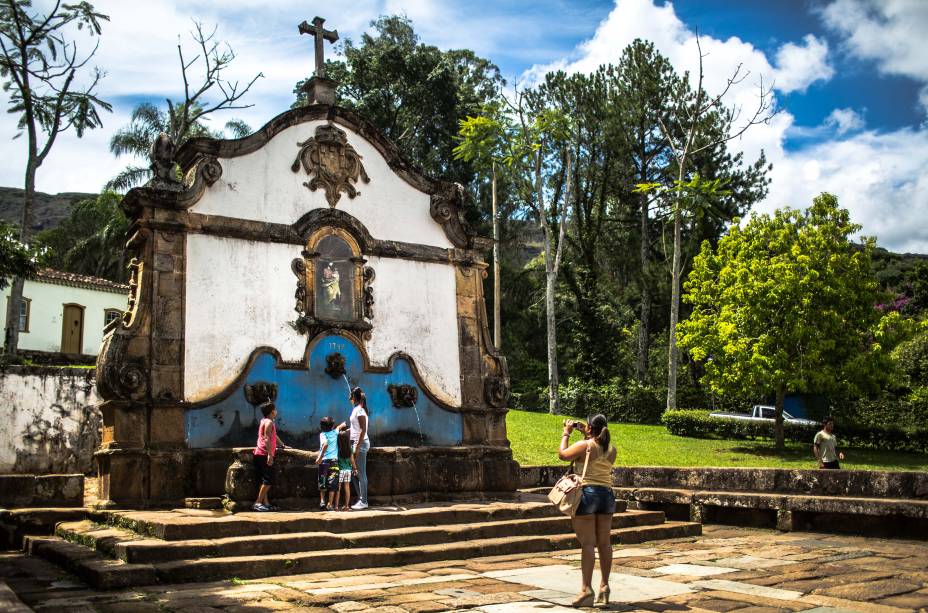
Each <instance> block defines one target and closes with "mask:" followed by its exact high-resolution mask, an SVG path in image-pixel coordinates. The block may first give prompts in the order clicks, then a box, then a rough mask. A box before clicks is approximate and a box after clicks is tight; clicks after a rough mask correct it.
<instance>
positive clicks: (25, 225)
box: [3, 134, 36, 355]
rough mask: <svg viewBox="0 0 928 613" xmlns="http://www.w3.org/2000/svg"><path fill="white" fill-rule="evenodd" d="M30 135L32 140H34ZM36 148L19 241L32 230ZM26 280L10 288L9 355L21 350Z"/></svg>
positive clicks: (6, 344)
mask: <svg viewBox="0 0 928 613" xmlns="http://www.w3.org/2000/svg"><path fill="white" fill-rule="evenodd" d="M32 138H33V137H32V134H30V139H32ZM33 151H34V146H30V159H29V161H28V162H27V163H26V185H25V188H26V189H25V190H23V213H22V219H21V222H20V223H21V225H20V228H19V240H20V241H22V242H24V243H25V242H26V240H27V239H28V238H29V231H30V229H31V228H32V201H33V199H34V198H35V175H36V164H35V155H34V153H32V152H33ZM24 285H25V279H23V278H22V277H14V278H13V283H12V284H11V287H10V298H9V300H7V303H6V305H7V310H6V332H5V334H4V339H3V350H4V353H6V354H7V355H15V354H16V352H17V351H18V350H19V309H20V304H21V303H22V301H23V286H24Z"/></svg>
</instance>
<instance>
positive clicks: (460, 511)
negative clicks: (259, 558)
mask: <svg viewBox="0 0 928 613" xmlns="http://www.w3.org/2000/svg"><path fill="white" fill-rule="evenodd" d="M616 510H617V511H618V510H619V509H616ZM621 510H624V506H623V507H622V509H621ZM555 516H559V513H558V511H557V509H555V508H554V505H552V504H551V503H550V502H548V501H547V499H544V498H541V497H538V496H535V497H534V499H533V500H531V501H521V502H487V503H479V504H474V503H469V504H455V503H452V504H429V505H423V506H421V507H413V508H408V509H403V510H397V509H393V510H391V509H390V508H376V509H368V510H366V511H352V512H350V513H344V512H319V511H304V512H290V511H288V512H279V513H266V512H265V513H258V512H245V513H236V514H234V515H230V514H228V513H223V512H219V511H207V510H193V509H176V510H174V511H100V512H95V513H93V514H91V516H90V518H91V519H92V520H94V521H96V522H97V523H101V524H108V525H110V526H114V527H118V528H124V529H127V530H131V531H132V532H135V533H137V534H140V535H144V536H147V537H154V538H157V539H162V540H166V541H180V540H190V539H217V538H227V537H233V536H256V535H259V534H264V535H268V534H284V533H294V532H336V533H342V532H356V531H358V530H359V529H360V530H364V531H374V530H392V529H398V528H404V527H413V526H439V525H445V524H469V523H476V522H484V521H501V520H507V519H534V518H541V517H555Z"/></svg>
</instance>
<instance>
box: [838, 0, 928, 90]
mask: <svg viewBox="0 0 928 613" xmlns="http://www.w3.org/2000/svg"><path fill="white" fill-rule="evenodd" d="M821 14H822V18H823V19H824V21H825V24H826V25H827V26H828V27H830V28H831V29H833V30H835V31H836V32H838V33H840V34H842V35H843V36H844V37H845V39H846V43H845V44H846V46H847V48H848V50H849V51H850V52H851V53H853V54H854V55H856V56H857V57H860V58H863V59H868V60H875V61H876V62H877V64H878V66H879V68H880V70H882V71H883V72H885V73H887V74H896V75H903V76H907V77H912V78H915V79H918V80H920V81H926V80H928V53H926V51H925V35H926V33H928V2H924V0H835V2H832V3H831V4H829V5H828V6H826V7H825V8H824V9H822V10H821Z"/></svg>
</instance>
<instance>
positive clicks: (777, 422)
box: [773, 384, 786, 451]
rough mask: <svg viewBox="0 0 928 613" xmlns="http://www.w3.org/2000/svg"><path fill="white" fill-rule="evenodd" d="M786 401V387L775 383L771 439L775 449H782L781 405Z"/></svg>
mask: <svg viewBox="0 0 928 613" xmlns="http://www.w3.org/2000/svg"><path fill="white" fill-rule="evenodd" d="M785 403H786V387H785V386H784V385H782V384H780V385H777V399H776V403H775V405H776V412H775V414H774V418H773V440H774V446H775V447H776V450H777V451H783V447H784V444H783V405H784V404H785Z"/></svg>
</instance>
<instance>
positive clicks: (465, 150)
mask: <svg viewBox="0 0 928 613" xmlns="http://www.w3.org/2000/svg"><path fill="white" fill-rule="evenodd" d="M511 129H512V127H511V125H508V122H507V118H506V116H505V115H503V114H501V113H500V108H499V107H498V106H496V105H492V106H490V107H489V108H488V109H487V110H486V113H485V114H483V115H478V116H476V117H467V118H465V119H462V120H461V123H460V130H459V131H458V136H459V138H460V144H458V146H457V147H455V148H454V157H455V159H462V160H465V161H467V162H472V163H474V164H475V165H476V166H477V168H478V169H480V170H483V171H486V170H487V169H489V171H490V186H491V187H490V189H491V192H492V194H491V216H492V223H493V344H494V345H496V348H497V349H500V348H502V346H503V333H502V317H501V314H500V311H501V308H502V306H501V304H500V303H501V302H502V286H501V285H500V231H499V230H500V228H499V207H498V206H497V203H496V183H497V181H496V179H497V174H496V171H497V165H498V164H501V163H502V162H503V160H504V157H505V137H506V133H507V131H509V132H511Z"/></svg>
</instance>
